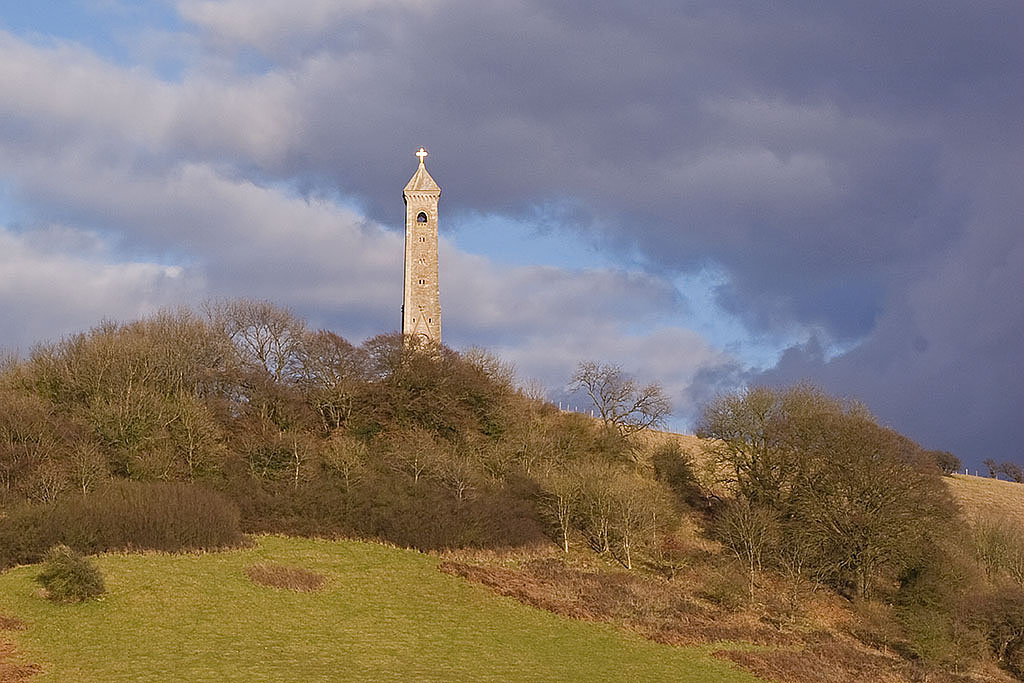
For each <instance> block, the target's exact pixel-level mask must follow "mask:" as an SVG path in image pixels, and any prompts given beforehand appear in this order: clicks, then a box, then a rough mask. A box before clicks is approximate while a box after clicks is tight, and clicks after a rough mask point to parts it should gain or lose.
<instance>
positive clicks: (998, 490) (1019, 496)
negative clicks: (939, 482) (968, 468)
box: [945, 474, 1024, 527]
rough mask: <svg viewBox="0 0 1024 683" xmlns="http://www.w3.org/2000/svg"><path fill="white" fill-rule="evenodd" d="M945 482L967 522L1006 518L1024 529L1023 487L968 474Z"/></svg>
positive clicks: (950, 478) (956, 475) (955, 476)
mask: <svg viewBox="0 0 1024 683" xmlns="http://www.w3.org/2000/svg"><path fill="white" fill-rule="evenodd" d="M945 481H946V483H947V485H948V486H949V490H950V492H951V493H952V494H953V498H955V499H956V501H957V503H959V504H960V507H961V509H962V510H963V512H964V516H965V517H967V519H968V521H971V522H974V521H976V520H977V519H978V518H979V517H989V518H993V517H994V518H1006V519H1008V520H1011V521H1013V522H1015V523H1017V524H1020V525H1021V527H1024V484H1018V483H1016V482H1011V481H1002V480H1000V479H992V478H990V477H975V476H970V475H966V474H954V475H953V476H952V477H946V478H945Z"/></svg>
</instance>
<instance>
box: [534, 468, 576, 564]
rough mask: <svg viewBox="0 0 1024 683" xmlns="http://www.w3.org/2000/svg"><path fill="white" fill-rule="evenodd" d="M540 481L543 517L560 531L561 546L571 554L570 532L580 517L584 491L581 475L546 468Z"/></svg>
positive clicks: (539, 500)
mask: <svg viewBox="0 0 1024 683" xmlns="http://www.w3.org/2000/svg"><path fill="white" fill-rule="evenodd" d="M538 480H539V482H540V485H541V492H540V496H539V497H538V507H539V509H540V513H541V516H543V517H544V518H545V519H546V520H547V521H548V522H550V523H551V525H552V526H553V527H555V529H556V530H557V531H558V537H559V545H560V546H562V551H563V552H569V532H570V531H571V530H572V528H573V525H574V524H575V523H576V521H577V518H578V517H579V515H580V506H581V504H582V491H581V489H580V481H579V475H578V474H577V473H576V472H566V471H565V470H563V469H561V468H558V467H550V466H549V467H545V468H544V470H543V471H542V472H541V473H540V476H539V477H538Z"/></svg>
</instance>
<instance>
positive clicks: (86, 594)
mask: <svg viewBox="0 0 1024 683" xmlns="http://www.w3.org/2000/svg"><path fill="white" fill-rule="evenodd" d="M36 581H37V582H39V584H40V585H41V586H42V587H43V588H45V589H46V597H47V598H49V599H50V600H54V601H57V602H81V601H82V600H88V599H89V598H94V597H96V596H98V595H102V594H103V592H104V591H105V590H106V588H105V587H104V584H103V574H101V573H100V570H99V567H97V566H96V565H94V564H93V563H92V562H90V561H89V560H88V559H87V558H85V557H83V556H82V555H79V554H78V553H76V552H75V551H74V550H72V549H71V548H69V547H68V546H66V545H55V546H53V547H52V548H50V550H49V551H48V552H47V553H46V556H45V557H44V558H43V570H42V571H41V572H39V575H38V576H36Z"/></svg>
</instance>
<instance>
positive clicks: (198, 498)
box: [0, 481, 244, 567]
mask: <svg viewBox="0 0 1024 683" xmlns="http://www.w3.org/2000/svg"><path fill="white" fill-rule="evenodd" d="M243 541H244V536H243V535H242V532H241V527H240V525H239V514H238V509H237V507H236V506H235V505H234V504H233V503H232V502H231V501H229V500H228V499H226V498H224V497H223V496H222V495H220V494H219V493H217V492H215V491H212V490H210V489H206V488H203V487H201V486H197V485H194V484H187V483H141V482H132V481H121V482H116V483H111V484H110V485H108V486H107V487H106V488H104V489H101V490H99V491H96V492H95V493H93V494H90V495H89V496H86V497H78V496H75V497H71V498H65V499H63V500H61V501H59V502H57V503H55V504H51V505H26V506H23V507H21V508H18V509H15V510H12V511H11V512H10V513H9V514H8V516H7V517H5V518H4V519H2V520H0V567H10V566H13V565H15V564H28V563H32V562H38V561H39V560H40V559H42V557H43V553H45V552H46V549H47V548H50V547H52V546H54V545H57V544H65V545H68V546H70V547H72V548H74V549H75V550H77V551H79V552H83V553H98V552H106V551H111V550H162V551H165V552H177V551H182V550H204V549H212V548H225V547H233V546H238V545H240V544H241V543H242V542H243Z"/></svg>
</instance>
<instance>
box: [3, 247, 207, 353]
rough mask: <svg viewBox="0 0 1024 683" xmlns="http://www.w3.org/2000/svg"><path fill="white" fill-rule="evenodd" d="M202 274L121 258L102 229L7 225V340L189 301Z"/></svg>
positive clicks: (17, 343)
mask: <svg viewBox="0 0 1024 683" xmlns="http://www.w3.org/2000/svg"><path fill="white" fill-rule="evenodd" d="M202 289H203V283H202V276H201V274H197V273H190V272H187V270H186V269H184V268H181V267H179V266H168V265H163V264H160V263H152V262H146V261H119V260H117V259H116V258H114V257H113V255H112V254H111V253H110V252H109V249H108V248H107V246H106V245H105V244H103V243H102V241H100V240H99V239H98V238H97V237H96V236H95V235H93V234H89V233H85V232H81V231H76V230H71V229H68V228H65V227H54V228H50V229H43V230H38V231H34V232H29V233H14V232H11V231H10V230H8V229H6V228H0V318H2V319H3V320H4V321H5V324H4V329H3V332H2V336H0V347H2V346H6V347H21V348H22V349H27V348H28V347H29V346H30V345H32V344H34V343H36V342H39V341H43V340H47V339H55V338H58V337H60V336H62V335H64V334H68V333H72V332H78V331H82V330H84V329H88V328H89V327H91V326H93V325H95V324H97V323H98V322H100V320H102V319H104V318H107V319H114V320H125V319H134V318H138V317H140V316H143V315H146V314H149V313H152V312H154V311H156V310H158V309H160V308H163V307H166V306H171V305H175V304H182V303H185V302H187V301H190V300H194V299H193V297H194V296H195V295H196V293H198V292H201V291H202Z"/></svg>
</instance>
